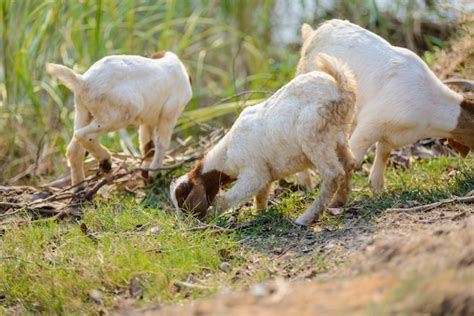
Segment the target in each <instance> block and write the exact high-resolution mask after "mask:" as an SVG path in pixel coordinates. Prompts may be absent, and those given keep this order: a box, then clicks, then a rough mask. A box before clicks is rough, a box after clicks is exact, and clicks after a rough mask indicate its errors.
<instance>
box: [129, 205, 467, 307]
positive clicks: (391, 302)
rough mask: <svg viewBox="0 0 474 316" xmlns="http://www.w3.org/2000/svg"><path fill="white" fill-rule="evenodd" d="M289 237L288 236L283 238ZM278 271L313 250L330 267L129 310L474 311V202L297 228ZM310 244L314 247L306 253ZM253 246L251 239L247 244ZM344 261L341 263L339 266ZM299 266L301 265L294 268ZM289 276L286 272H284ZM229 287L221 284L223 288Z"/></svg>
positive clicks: (278, 258)
mask: <svg viewBox="0 0 474 316" xmlns="http://www.w3.org/2000/svg"><path fill="white" fill-rule="evenodd" d="M286 238H288V237H286ZM287 244H288V246H290V247H291V249H289V250H288V251H286V252H285V253H284V254H283V255H279V254H276V253H273V254H272V253H271V252H269V256H270V258H272V260H275V262H276V266H277V269H280V268H281V267H282V266H284V263H285V262H287V263H288V262H293V264H290V265H288V266H287V268H288V267H289V268H290V270H291V269H295V268H296V267H297V266H298V265H297V264H296V263H295V261H297V260H299V261H301V259H302V257H304V256H311V255H314V252H319V253H321V254H323V253H324V254H325V256H326V260H329V261H330V262H332V263H333V264H332V268H331V269H330V270H329V271H328V272H326V273H322V274H317V273H315V272H314V271H313V270H312V269H311V266H309V265H307V266H306V267H305V268H303V269H299V273H297V274H296V275H291V273H290V275H288V274H286V273H287V271H286V270H285V269H280V270H279V271H278V272H277V274H278V275H280V277H277V278H276V279H275V280H272V281H269V282H266V283H260V284H255V285H252V286H250V287H249V288H248V289H245V290H243V291H240V292H237V293H227V294H225V293H224V294H219V295H217V296H216V297H214V298H211V299H206V300H201V301H195V302H190V303H187V304H185V305H184V306H158V307H155V308H150V309H144V310H139V311H134V312H133V313H131V312H130V311H123V312H124V313H125V314H132V315H293V314H298V315H359V314H378V315H380V314H391V313H395V314H396V313H401V312H403V313H407V314H410V315H412V314H415V315H416V314H432V315H473V314H474V207H473V206H472V205H469V204H466V205H462V204H461V205H451V206H447V207H442V208H437V209H435V210H431V211H428V212H422V213H417V212H411V211H406V212H390V211H387V212H385V213H383V214H381V215H380V216H379V217H377V219H376V220H375V221H372V222H370V223H368V222H365V221H359V220H357V219H355V220H354V222H353V223H349V224H348V225H347V227H343V228H341V229H338V230H336V231H324V232H314V231H312V232H308V231H307V232H304V231H300V232H298V233H295V236H294V238H293V239H292V240H287ZM309 244H314V245H317V246H316V247H314V246H313V249H312V250H311V251H307V247H308V245H309ZM247 246H248V247H252V246H253V245H252V243H250V244H248V245H247ZM341 262H344V264H339V265H338V263H341ZM297 270H298V269H297ZM285 274H286V275H285ZM223 291H224V290H223Z"/></svg>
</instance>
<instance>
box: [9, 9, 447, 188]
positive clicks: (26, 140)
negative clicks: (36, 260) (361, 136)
mask: <svg viewBox="0 0 474 316" xmlns="http://www.w3.org/2000/svg"><path fill="white" fill-rule="evenodd" d="M323 2H327V1H323ZM292 3H293V5H294V3H295V2H293V1H289V0H282V1H278V0H261V1H251V0H238V1H233V0H222V1H212V0H194V1H191V0H188V1H177V0H159V1H155V0H120V1H119V0H81V1H55V0H23V1H14V0H0V34H1V45H0V168H1V170H2V171H3V172H2V174H0V183H3V182H5V181H7V179H10V182H14V181H17V180H23V181H33V182H37V181H40V180H42V177H44V176H46V175H52V174H55V173H58V172H61V171H62V170H63V169H64V168H65V164H64V163H57V159H59V158H61V159H63V158H62V157H63V153H64V149H65V145H66V144H67V142H68V141H69V139H70V138H71V135H72V117H73V116H72V110H73V107H72V100H71V93H70V92H69V91H68V90H67V89H66V88H65V87H63V86H58V85H57V83H56V82H54V81H52V79H51V78H50V77H48V76H47V74H46V73H45V71H44V65H45V63H47V62H57V63H62V64H65V65H67V66H70V67H74V68H75V69H77V70H78V71H84V70H86V69H87V68H88V67H89V66H90V65H91V64H92V63H94V62H95V61H96V60H98V59H100V58H101V57H103V56H106V55H111V54H138V55H149V54H151V53H153V52H155V51H158V50H172V51H174V52H176V53H177V54H178V55H179V56H180V57H181V58H182V60H183V61H184V63H185V64H186V65H187V67H188V68H189V71H190V73H191V75H192V77H193V80H194V86H193V89H194V98H193V100H192V102H191V103H190V104H189V106H188V107H187V109H186V113H185V115H183V117H182V119H181V120H180V126H178V128H177V132H178V133H182V134H183V135H185V136H189V135H193V134H195V133H196V129H193V125H195V124H196V123H200V122H205V121H207V120H210V119H212V118H215V117H220V116H223V115H225V114H229V113H234V114H237V113H238V111H239V108H240V107H241V106H242V105H243V104H244V103H245V101H246V100H249V99H260V98H264V97H266V96H267V95H268V93H271V92H273V91H275V90H276V89H277V88H279V87H281V86H282V85H283V84H284V83H286V82H287V81H288V80H289V79H291V77H292V76H293V74H294V68H295V64H296V62H297V59H298V53H297V49H298V44H297V40H298V39H296V42H295V44H294V45H289V46H288V47H283V46H281V45H276V44H275V41H274V39H273V37H274V34H273V33H272V30H273V29H274V28H275V27H276V26H277V25H281V24H282V23H283V25H284V22H285V21H282V19H281V15H278V14H277V12H276V8H277V7H279V8H280V11H281V10H283V12H285V6H290V5H292ZM308 3H309V1H301V3H300V5H301V8H303V9H302V10H304V9H305V6H308ZM315 3H316V8H318V10H319V8H320V7H322V6H320V5H319V1H315ZM334 3H335V4H334V6H333V7H332V8H331V9H327V10H326V9H325V10H323V11H322V12H320V10H319V11H318V12H319V14H318V15H314V16H313V17H311V18H306V20H307V22H311V23H313V24H314V25H316V24H317V23H319V22H320V21H322V20H324V19H327V18H331V17H338V18H348V19H350V20H352V21H354V22H357V23H359V24H360V25H362V26H365V27H367V28H369V29H371V30H373V31H376V32H377V33H380V34H381V35H382V36H384V37H386V38H388V39H389V40H391V41H392V42H394V43H397V44H400V45H403V46H409V47H411V48H412V49H414V50H418V51H419V52H421V51H423V50H424V49H427V48H428V49H432V48H433V47H436V46H442V45H443V40H442V39H443V38H444V36H445V35H446V34H445V33H446V32H447V31H446V30H447V28H446V27H443V28H442V32H441V31H439V30H440V27H438V26H436V24H433V23H431V25H432V26H430V27H428V28H425V29H423V30H426V32H421V30H422V27H421V26H423V24H422V23H421V22H420V21H422V20H421V19H415V18H414V16H415V15H413V14H411V12H412V11H413V12H414V11H415V10H418V6H419V5H420V4H419V3H418V2H416V1H404V0H398V1H394V2H393V3H394V4H396V5H395V6H394V8H393V10H392V11H390V12H381V10H380V8H379V7H378V5H377V2H376V1H374V0H356V1H334ZM425 5H426V4H425ZM428 5H429V12H430V14H437V9H436V8H437V7H438V6H437V5H438V3H437V2H436V1H430V2H429V4H428ZM282 8H283V9H282ZM400 12H404V14H405V15H404V16H405V18H403V21H400ZM440 19H441V20H440V21H443V20H442V17H440ZM313 20H314V21H313ZM420 25H421V26H420ZM433 25H435V27H433ZM433 32H435V33H436V36H433V35H432V34H431V33H433ZM421 34H425V35H424V36H421ZM243 90H257V91H256V92H255V93H251V94H244V95H243V97H241V98H240V101H238V102H236V101H237V100H238V98H229V96H232V95H235V94H236V93H238V92H240V91H243ZM223 98H227V99H226V101H225V102H223V104H222V102H221V104H217V103H218V101H219V100H221V99H223ZM234 117H235V115H230V116H229V115H227V118H226V117H224V118H221V119H219V120H217V121H215V122H214V123H215V124H224V125H228V124H230V123H231V122H232V120H233V118H234ZM130 133H131V135H132V139H133V140H134V141H136V131H135V129H132V130H130ZM102 141H103V142H104V143H105V144H106V145H107V146H108V147H109V148H111V149H112V150H120V145H119V137H118V136H117V135H115V134H111V135H105V136H104V137H103V139H102ZM53 162H56V163H53Z"/></svg>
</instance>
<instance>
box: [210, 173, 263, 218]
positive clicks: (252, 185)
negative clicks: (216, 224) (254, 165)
mask: <svg viewBox="0 0 474 316" xmlns="http://www.w3.org/2000/svg"><path fill="white" fill-rule="evenodd" d="M269 183H270V178H269V176H267V175H266V174H265V173H260V172H258V171H256V170H247V171H245V172H242V173H240V175H239V176H238V178H237V181H236V182H235V184H234V186H233V187H232V188H230V189H229V190H228V191H227V192H225V193H224V194H223V195H222V196H219V197H217V198H216V200H215V201H214V205H213V209H214V210H213V212H214V213H215V214H216V215H218V214H222V213H223V212H225V211H227V210H229V209H230V208H232V207H235V206H237V205H239V204H241V203H243V202H247V201H248V200H250V199H251V198H252V196H255V195H257V194H258V193H259V192H261V191H262V190H264V189H266V188H268V187H269Z"/></svg>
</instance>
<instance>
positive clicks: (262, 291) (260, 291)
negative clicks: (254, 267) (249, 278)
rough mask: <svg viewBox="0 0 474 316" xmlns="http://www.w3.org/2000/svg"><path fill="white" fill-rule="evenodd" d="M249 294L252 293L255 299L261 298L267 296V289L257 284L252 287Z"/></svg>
mask: <svg viewBox="0 0 474 316" xmlns="http://www.w3.org/2000/svg"><path fill="white" fill-rule="evenodd" d="M250 293H252V295H253V296H255V297H256V298H263V297H265V296H267V295H268V289H267V287H266V286H265V285H263V284H262V283H257V284H255V285H253V286H252V288H251V289H250Z"/></svg>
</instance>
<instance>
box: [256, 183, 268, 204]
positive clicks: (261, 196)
mask: <svg viewBox="0 0 474 316" xmlns="http://www.w3.org/2000/svg"><path fill="white" fill-rule="evenodd" d="M271 190H272V184H271V183H269V184H268V185H267V186H265V187H264V188H263V189H261V190H260V191H258V192H257V195H255V206H256V208H257V210H263V209H265V208H267V205H268V195H269V194H270V191H271Z"/></svg>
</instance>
